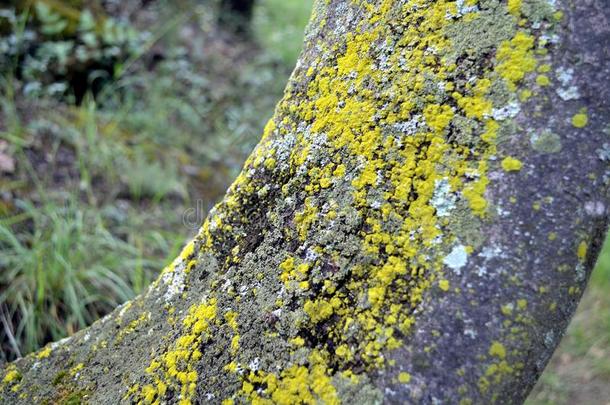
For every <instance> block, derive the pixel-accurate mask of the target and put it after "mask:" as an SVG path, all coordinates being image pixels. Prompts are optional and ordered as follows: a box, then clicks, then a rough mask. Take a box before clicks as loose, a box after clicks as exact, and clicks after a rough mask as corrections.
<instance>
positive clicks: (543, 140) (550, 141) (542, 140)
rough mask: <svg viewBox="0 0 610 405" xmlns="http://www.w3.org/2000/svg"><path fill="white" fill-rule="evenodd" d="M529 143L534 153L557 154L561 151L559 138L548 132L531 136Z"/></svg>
mask: <svg viewBox="0 0 610 405" xmlns="http://www.w3.org/2000/svg"><path fill="white" fill-rule="evenodd" d="M530 142H531V144H532V148H533V149H534V150H535V151H536V152H540V153H557V152H560V151H561V138H560V137H559V135H557V134H555V133H553V132H551V131H550V130H545V131H542V132H541V133H534V134H532V136H531V138H530Z"/></svg>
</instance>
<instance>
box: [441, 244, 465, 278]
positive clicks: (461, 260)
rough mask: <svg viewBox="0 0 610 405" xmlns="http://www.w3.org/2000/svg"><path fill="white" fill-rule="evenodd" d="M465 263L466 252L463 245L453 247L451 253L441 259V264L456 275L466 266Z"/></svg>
mask: <svg viewBox="0 0 610 405" xmlns="http://www.w3.org/2000/svg"><path fill="white" fill-rule="evenodd" d="M467 262H468V251H467V250H466V247H465V246H464V245H456V246H454V247H453V249H452V250H451V252H450V253H449V254H448V255H447V256H445V258H444V259H443V263H444V264H445V265H446V266H447V267H449V268H450V269H452V270H453V271H454V272H456V273H457V274H458V275H459V274H460V272H461V269H462V267H464V266H466V263H467Z"/></svg>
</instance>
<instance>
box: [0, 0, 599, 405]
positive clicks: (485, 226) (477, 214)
mask: <svg viewBox="0 0 610 405" xmlns="http://www.w3.org/2000/svg"><path fill="white" fill-rule="evenodd" d="M609 17H610V12H609V11H608V8H607V7H606V4H605V2H604V1H602V0H586V1H577V2H568V1H567V0H556V1H547V0H509V1H508V3H506V2H504V1H498V0H464V1H461V0H460V1H457V2H453V1H448V0H436V1H432V0H400V1H399V0H383V1H378V2H367V1H365V0H354V1H347V0H340V1H339V0H329V1H326V0H320V1H318V2H317V3H316V4H315V7H314V11H313V15H312V19H311V23H310V25H309V27H308V29H307V35H306V41H305V50H304V52H303V54H302V55H301V57H300V59H299V62H298V64H297V67H296V69H295V70H294V73H293V75H292V77H291V79H290V81H289V83H288V87H287V89H286V92H285V96H284V98H283V100H282V101H281V102H280V103H279V105H278V107H277V109H276V112H275V115H274V117H273V118H272V119H271V120H270V121H269V123H268V125H267V126H266V129H265V131H264V135H263V138H262V140H261V142H260V144H259V145H258V146H257V148H256V149H255V151H254V152H253V153H252V155H251V157H250V158H249V159H248V161H247V162H246V164H245V167H244V169H243V171H242V173H241V174H240V176H239V177H238V178H237V180H236V181H235V183H234V184H233V185H232V186H231V187H230V189H229V190H228V192H227V194H226V196H225V198H224V199H223V200H222V201H221V202H220V203H219V204H218V205H217V206H216V207H215V208H214V209H213V210H212V212H211V213H210V215H209V217H208V218H207V220H206V221H205V223H204V224H203V226H202V228H201V230H200V232H199V234H198V236H197V237H196V238H195V239H194V240H193V241H192V242H191V243H189V244H188V245H187V246H186V248H185V249H184V251H183V252H182V254H181V255H180V257H178V258H177V259H176V260H175V262H174V263H173V264H172V265H171V266H169V267H168V268H166V269H165V270H164V271H163V273H162V274H161V276H160V277H159V279H158V280H157V281H156V282H155V283H154V284H153V285H152V286H151V287H150V289H149V290H148V291H147V292H146V293H145V294H143V295H142V296H140V297H138V298H136V299H134V300H133V301H131V302H128V303H127V304H125V305H123V306H122V307H120V308H118V309H117V310H116V311H114V312H113V313H112V314H110V315H109V316H107V317H105V318H104V319H102V320H100V321H98V322H96V323H95V324H94V325H93V326H91V327H90V328H87V329H85V330H83V331H81V332H79V333H77V334H75V335H74V336H72V337H70V338H68V339H65V340H63V341H60V342H57V343H54V344H51V345H49V346H47V347H46V348H44V349H43V350H41V351H39V352H38V353H35V354H32V355H29V356H27V357H26V358H23V359H20V360H18V361H16V362H15V363H13V364H10V365H9V366H8V367H6V368H5V369H4V370H3V371H2V374H1V378H2V379H1V381H2V382H1V388H0V390H1V391H0V392H1V395H2V399H3V401H2V402H3V403H23V404H26V403H44V402H45V401H46V403H56V402H59V403H61V402H67V401H74V402H71V403H75V402H77V401H83V402H90V403H108V404H116V403H129V402H142V403H177V402H179V403H183V404H187V403H221V402H222V403H225V404H227V403H232V402H236V403H242V402H254V403H271V402H274V403H294V402H297V401H302V402H305V403H314V402H324V403H330V404H336V403H340V402H346V403H350V402H351V403H374V402H383V401H385V402H388V403H394V402H396V403H405V402H407V403H461V404H470V403H490V402H497V403H518V402H520V401H522V400H523V399H524V398H525V397H526V395H527V394H528V392H529V391H530V389H531V388H532V386H533V385H534V383H535V381H536V379H537V377H538V376H539V375H540V373H541V372H542V370H543V368H544V366H545V364H546V363H547V361H548V359H549V357H550V356H551V353H552V352H553V350H554V348H555V347H556V345H557V343H558V341H559V339H560V338H561V335H562V333H563V331H564V329H565V327H566V325H567V323H568V320H569V319H570V317H571V315H572V313H573V311H574V309H575V307H576V304H577V302H578V300H579V298H580V296H581V294H582V291H583V289H584V287H585V284H586V281H587V277H588V274H589V272H590V270H591V268H592V266H593V263H594V261H595V258H596V255H597V254H598V251H599V249H600V244H601V242H602V239H603V233H604V232H605V229H606V226H607V223H608V200H609V198H608V182H609V177H610V172H609V166H608V159H609V158H610V147H609V146H608V143H609V140H608V132H609V129H610V128H609V126H608V119H607V117H608V112H609V111H608V110H609V104H608V103H609V101H608V100H609V99H610V97H609V96H610V93H609V91H608V86H609V83H610V80H609V79H610V77H609V75H608V63H607V62H608V46H607V45H608V37H609V27H608V19H609Z"/></svg>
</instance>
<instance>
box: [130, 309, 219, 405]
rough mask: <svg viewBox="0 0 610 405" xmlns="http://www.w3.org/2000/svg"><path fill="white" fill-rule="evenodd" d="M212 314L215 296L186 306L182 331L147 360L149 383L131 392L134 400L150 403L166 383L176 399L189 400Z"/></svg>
mask: <svg viewBox="0 0 610 405" xmlns="http://www.w3.org/2000/svg"><path fill="white" fill-rule="evenodd" d="M215 318H216V299H210V300H208V301H207V302H204V303H202V304H197V305H193V306H192V307H191V308H189V311H188V314H187V315H186V317H185V318H184V320H183V321H182V325H183V328H184V330H183V334H182V335H181V336H180V337H178V339H176V341H175V342H174V345H173V347H171V348H169V349H168V350H167V351H166V352H165V353H163V354H162V355H160V356H159V357H157V358H155V359H153V360H152V361H151V362H150V364H149V366H148V367H147V368H146V373H147V374H148V375H149V376H150V377H151V378H152V383H151V384H146V385H144V386H143V387H142V389H141V390H139V392H135V393H134V394H133V395H134V397H133V399H134V400H135V401H143V402H144V403H148V404H150V403H154V402H155V401H159V400H161V399H162V398H164V396H165V393H166V391H167V389H168V387H172V388H173V389H175V390H177V391H178V392H179V393H180V403H183V404H188V403H190V399H191V398H192V396H193V395H194V393H195V388H196V382H197V379H198V375H197V371H196V370H195V364H196V362H197V361H198V360H200V359H201V357H202V353H201V352H200V351H199V347H200V346H201V344H202V342H203V340H204V339H205V338H206V336H208V334H209V327H210V323H211V322H212V321H213V320H214V319H215Z"/></svg>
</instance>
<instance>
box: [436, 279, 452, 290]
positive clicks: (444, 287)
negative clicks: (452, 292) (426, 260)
mask: <svg viewBox="0 0 610 405" xmlns="http://www.w3.org/2000/svg"><path fill="white" fill-rule="evenodd" d="M438 286H439V287H440V289H441V290H443V291H449V287H450V285H449V280H441V281H439V282H438Z"/></svg>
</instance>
